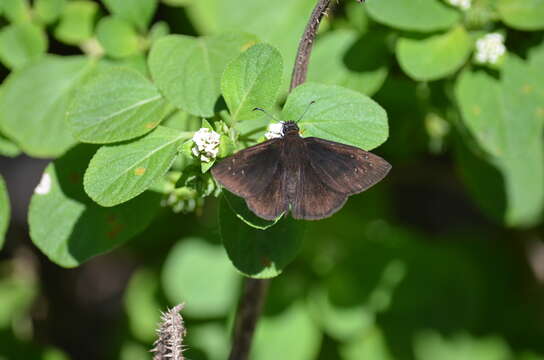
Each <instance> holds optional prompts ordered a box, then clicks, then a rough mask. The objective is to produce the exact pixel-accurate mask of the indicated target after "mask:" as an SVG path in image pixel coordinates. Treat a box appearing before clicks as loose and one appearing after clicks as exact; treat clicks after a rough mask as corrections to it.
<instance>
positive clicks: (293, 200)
mask: <svg viewBox="0 0 544 360" xmlns="http://www.w3.org/2000/svg"><path fill="white" fill-rule="evenodd" d="M298 165H299V169H298V171H296V173H297V174H296V175H295V178H296V182H295V184H294V187H293V189H294V191H292V193H289V195H288V196H289V203H290V205H291V214H292V216H293V218H295V219H304V220H318V219H323V218H325V217H328V216H330V215H332V214H334V213H335V212H336V211H338V210H339V209H340V208H341V207H342V206H343V205H344V203H345V202H346V200H347V197H348V195H346V194H343V193H340V192H337V191H335V190H333V189H331V188H330V187H329V186H327V185H326V184H325V183H324V182H323V181H322V180H321V178H320V176H319V175H318V173H317V172H316V171H315V169H314V168H313V167H312V165H311V163H310V160H309V159H305V161H302V162H300V163H299V164H298Z"/></svg>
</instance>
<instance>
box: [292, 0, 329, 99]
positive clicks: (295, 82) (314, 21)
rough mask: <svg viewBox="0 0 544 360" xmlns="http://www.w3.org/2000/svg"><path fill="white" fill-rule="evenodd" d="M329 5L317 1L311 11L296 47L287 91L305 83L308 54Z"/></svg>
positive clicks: (327, 2)
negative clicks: (295, 55)
mask: <svg viewBox="0 0 544 360" xmlns="http://www.w3.org/2000/svg"><path fill="white" fill-rule="evenodd" d="M330 4H331V0H318V2H317V5H316V6H315V7H314V10H313V11H312V15H311V16H310V20H309V21H308V24H307V25H306V28H305V29H304V33H303V34H302V38H301V39H300V43H299V45H298V51H297V57H296V58H295V66H294V68H293V74H292V75H291V86H290V88H289V91H292V90H293V89H294V88H296V87H297V86H299V85H300V84H302V83H303V82H305V81H306V73H307V72H308V63H309V62H310V54H311V52H312V47H313V45H314V40H315V37H316V35H317V30H318V29H319V23H320V22H321V19H322V18H323V15H325V14H327V9H328V8H329V6H330Z"/></svg>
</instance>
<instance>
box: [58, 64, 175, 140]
mask: <svg viewBox="0 0 544 360" xmlns="http://www.w3.org/2000/svg"><path fill="white" fill-rule="evenodd" d="M168 110H169V106H168V105H167V103H166V101H165V100H164V99H163V97H162V96H161V94H160V93H159V91H158V90H157V88H156V87H155V86H154V85H153V84H152V83H151V82H150V81H149V80H147V79H146V78H145V77H144V76H142V75H140V74H139V73H138V72H137V71H135V70H131V69H128V68H120V67H113V68H110V67H107V68H104V69H103V70H101V71H98V72H97V73H95V74H93V76H92V77H89V79H88V80H87V81H85V82H84V83H83V84H82V85H81V86H80V87H79V88H78V89H77V91H76V93H75V95H74V99H73V101H72V103H71V105H70V108H69V110H68V113H67V119H68V123H69V124H70V125H71V128H72V131H73V134H74V136H75V137H76V138H77V139H78V140H80V141H82V142H89V143H110V142H116V141H122V140H129V139H133V138H135V137H138V136H141V135H144V134H146V133H148V132H150V131H151V130H153V129H154V128H155V127H157V126H158V125H159V123H160V122H161V120H162V119H163V118H164V117H165V115H166V114H167V111H168Z"/></svg>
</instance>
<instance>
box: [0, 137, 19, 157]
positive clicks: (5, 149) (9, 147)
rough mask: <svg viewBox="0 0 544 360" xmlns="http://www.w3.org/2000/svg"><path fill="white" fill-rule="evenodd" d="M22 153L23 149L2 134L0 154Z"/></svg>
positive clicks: (13, 155) (15, 154) (13, 154)
mask: <svg viewBox="0 0 544 360" xmlns="http://www.w3.org/2000/svg"><path fill="white" fill-rule="evenodd" d="M20 153H21V149H19V147H18V146H17V145H15V144H14V143H13V142H12V141H11V140H9V139H7V138H5V137H4V136H2V134H0V156H7V157H15V156H17V155H19V154H20Z"/></svg>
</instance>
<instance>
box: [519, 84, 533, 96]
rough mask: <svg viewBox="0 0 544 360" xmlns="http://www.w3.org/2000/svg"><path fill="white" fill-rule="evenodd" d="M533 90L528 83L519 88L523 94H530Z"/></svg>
mask: <svg viewBox="0 0 544 360" xmlns="http://www.w3.org/2000/svg"><path fill="white" fill-rule="evenodd" d="M532 91H533V86H532V85H530V84H525V85H523V87H522V88H521V92H522V93H524V94H530V93H531V92H532Z"/></svg>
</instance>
